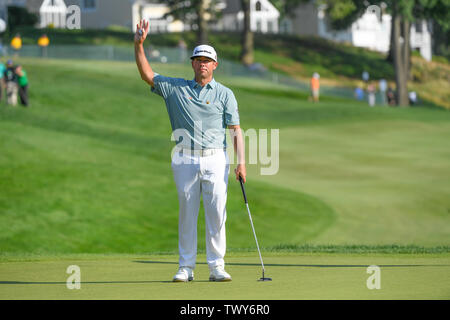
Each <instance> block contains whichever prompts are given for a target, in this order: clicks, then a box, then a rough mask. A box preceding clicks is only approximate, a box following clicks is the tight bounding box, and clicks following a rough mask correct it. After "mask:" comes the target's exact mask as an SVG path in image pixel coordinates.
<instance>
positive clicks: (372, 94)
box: [367, 82, 376, 107]
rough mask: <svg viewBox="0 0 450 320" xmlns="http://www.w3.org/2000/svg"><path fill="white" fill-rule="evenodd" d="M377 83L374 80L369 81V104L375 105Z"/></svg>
mask: <svg viewBox="0 0 450 320" xmlns="http://www.w3.org/2000/svg"><path fill="white" fill-rule="evenodd" d="M375 92H376V88H375V84H374V83H373V82H371V83H369V85H368V86H367V97H368V99H369V106H371V107H373V106H375Z"/></svg>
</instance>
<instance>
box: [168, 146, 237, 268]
mask: <svg viewBox="0 0 450 320" xmlns="http://www.w3.org/2000/svg"><path fill="white" fill-rule="evenodd" d="M229 170H230V166H229V159H228V155H227V153H226V151H225V150H223V151H222V150H220V151H218V152H217V153H215V154H213V155H210V156H199V155H189V154H186V153H183V152H182V153H180V152H175V153H174V155H173V156H172V171H173V175H174V178H175V184H176V187H177V191H178V201H179V220H178V249H179V255H180V257H179V265H180V266H186V267H191V268H192V269H194V268H195V262H196V257H197V220H198V212H199V208H200V197H201V196H203V207H204V209H205V233H206V235H205V236H206V261H207V263H208V265H209V267H214V266H217V265H221V266H224V259H223V258H224V256H225V251H226V237H225V221H226V218H227V214H226V209H225V205H226V201H227V186H228V174H229Z"/></svg>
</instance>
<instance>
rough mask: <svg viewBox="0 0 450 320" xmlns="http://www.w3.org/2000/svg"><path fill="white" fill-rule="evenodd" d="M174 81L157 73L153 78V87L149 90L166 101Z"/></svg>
mask: <svg viewBox="0 0 450 320" xmlns="http://www.w3.org/2000/svg"><path fill="white" fill-rule="evenodd" d="M174 81H175V79H174V78H170V77H164V76H162V75H160V74H158V73H155V76H154V77H153V87H151V90H152V92H154V93H156V94H157V95H160V96H161V97H163V98H164V99H166V98H167V97H168V96H169V95H170V93H171V92H172V89H173V85H174Z"/></svg>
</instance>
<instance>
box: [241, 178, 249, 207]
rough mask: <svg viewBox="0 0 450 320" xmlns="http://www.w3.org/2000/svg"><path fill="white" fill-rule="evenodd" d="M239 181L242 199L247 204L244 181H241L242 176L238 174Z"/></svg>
mask: <svg viewBox="0 0 450 320" xmlns="http://www.w3.org/2000/svg"><path fill="white" fill-rule="evenodd" d="M239 182H240V183H241V189H242V194H243V195H244V201H245V203H246V204H247V203H248V202H247V195H246V194H245V188H244V181H242V177H241V176H239Z"/></svg>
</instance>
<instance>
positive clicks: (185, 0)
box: [164, 0, 219, 45]
mask: <svg viewBox="0 0 450 320" xmlns="http://www.w3.org/2000/svg"><path fill="white" fill-rule="evenodd" d="M218 2H219V1H218V0H167V1H165V2H164V3H166V4H167V5H168V6H169V7H170V12H168V13H167V14H166V16H169V15H171V16H173V17H175V18H176V19H180V20H182V21H184V22H185V23H190V24H191V27H193V29H196V31H197V40H196V43H197V45H199V44H206V43H208V33H209V26H208V23H209V22H211V21H214V20H215V19H216V18H217V16H218V14H219V7H218V6H217V4H218Z"/></svg>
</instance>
